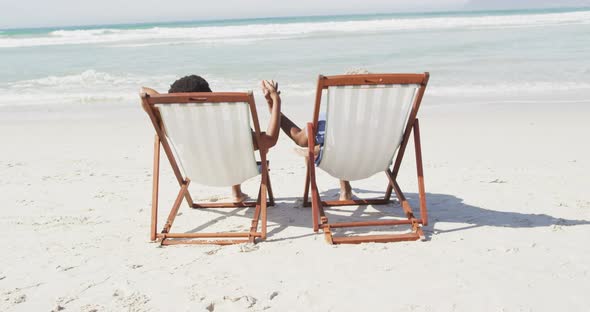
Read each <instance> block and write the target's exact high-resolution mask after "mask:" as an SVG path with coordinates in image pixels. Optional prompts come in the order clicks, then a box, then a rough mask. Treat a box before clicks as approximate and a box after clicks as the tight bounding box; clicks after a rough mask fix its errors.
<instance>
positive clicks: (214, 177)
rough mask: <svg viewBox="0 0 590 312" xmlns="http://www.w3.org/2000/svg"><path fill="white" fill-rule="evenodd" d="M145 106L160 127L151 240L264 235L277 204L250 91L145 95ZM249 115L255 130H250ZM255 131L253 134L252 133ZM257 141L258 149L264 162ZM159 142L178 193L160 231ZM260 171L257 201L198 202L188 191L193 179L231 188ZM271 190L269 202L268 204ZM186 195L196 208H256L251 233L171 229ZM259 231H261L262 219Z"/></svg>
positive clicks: (235, 239) (214, 240)
mask: <svg viewBox="0 0 590 312" xmlns="http://www.w3.org/2000/svg"><path fill="white" fill-rule="evenodd" d="M141 99H142V105H143V108H144V110H145V111H146V112H147V114H148V115H149V117H150V120H151V122H152V124H153V126H154V128H155V130H156V136H155V142H154V175H153V193H152V222H151V229H150V238H151V240H152V241H154V240H160V241H161V243H162V244H163V245H171V244H182V243H190V244H221V245H226V244H235V243H245V242H255V241H256V239H257V238H259V239H265V238H266V207H267V204H268V205H271V206H272V205H274V199H273V195H272V189H271V185H270V179H269V176H268V162H267V161H266V154H267V152H268V148H269V147H267V146H261V144H262V142H261V140H260V135H261V132H260V126H259V122H258V115H257V113H256V106H255V104H254V97H253V95H252V93H251V92H250V93H219V92H215V93H214V92H208V93H176V94H161V95H148V94H145V93H143V94H141ZM250 118H252V122H253V124H254V131H253V132H252V130H251V128H250ZM252 133H253V134H252ZM253 143H256V146H258V147H259V152H260V160H261V161H260V163H259V164H257V162H256V159H255V155H254V153H255V150H254V145H253ZM160 146H161V147H162V148H163V149H164V152H165V154H166V156H167V158H168V160H169V161H170V165H171V166H172V171H173V172H174V175H175V176H176V179H177V181H178V184H179V185H180V191H179V192H178V195H177V197H176V200H175V201H174V204H173V205H172V209H171V211H170V214H169V215H168V219H167V221H166V224H165V225H164V226H163V229H162V230H161V232H158V231H157V226H158V225H157V219H158V188H159V168H160ZM259 174H261V175H262V177H261V182H260V188H259V191H258V198H257V200H256V201H251V202H239V203H219V202H215V203H195V202H193V200H192V197H191V195H190V193H189V189H188V186H189V183H190V182H191V181H194V182H196V183H199V184H203V185H208V186H228V187H229V186H232V185H236V184H240V183H242V182H244V181H246V180H248V179H250V178H252V177H254V176H257V175H259ZM267 194H268V197H269V202H268V203H267V201H266V198H267ZM183 198H184V199H185V200H186V202H187V203H188V205H189V207H192V208H224V207H255V211H254V216H253V219H252V222H251V226H250V230H249V231H248V232H222V233H172V232H170V228H171V227H172V223H173V222H174V219H175V217H176V215H177V213H178V209H179V208H180V205H181V203H182V200H183ZM260 219H262V220H261V221H262V222H261V223H262V224H261V230H260V231H258V222H259V220H260Z"/></svg>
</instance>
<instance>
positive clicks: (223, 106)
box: [156, 103, 259, 186]
mask: <svg viewBox="0 0 590 312" xmlns="http://www.w3.org/2000/svg"><path fill="white" fill-rule="evenodd" d="M156 107H157V108H158V110H159V111H160V115H161V116H162V121H163V123H164V129H165V131H166V135H167V137H168V141H169V142H170V145H171V148H172V150H173V153H174V154H175V156H176V159H177V161H178V163H179V166H180V170H181V171H182V173H183V175H184V176H185V177H187V178H189V179H190V180H191V181H192V182H196V183H199V184H203V185H208V186H231V185H236V184H240V183H242V182H244V181H246V180H247V179H249V178H252V177H254V176H256V175H258V174H259V172H258V166H257V164H256V158H255V157H254V145H253V144H252V143H253V141H252V135H251V128H250V107H249V105H248V103H198V104H195V103H188V104H158V105H156Z"/></svg>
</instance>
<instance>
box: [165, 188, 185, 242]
mask: <svg viewBox="0 0 590 312" xmlns="http://www.w3.org/2000/svg"><path fill="white" fill-rule="evenodd" d="M189 184H190V180H188V179H187V181H186V182H184V183H183V185H182V187H181V188H180V191H179V192H178V195H177V196H176V200H175V201H174V205H172V210H170V214H169V215H168V219H167V220H166V224H165V225H164V229H163V230H162V233H169V232H170V228H171V227H172V223H174V219H175V218H176V215H177V214H178V209H179V208H180V204H182V198H183V197H184V195H185V193H186V190H187V189H188V185H189Z"/></svg>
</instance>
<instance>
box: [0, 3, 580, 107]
mask: <svg viewBox="0 0 590 312" xmlns="http://www.w3.org/2000/svg"><path fill="white" fill-rule="evenodd" d="M356 68H364V69H367V70H368V71H370V72H424V71H429V72H430V73H431V81H430V84H429V89H428V91H427V96H426V98H425V103H426V105H444V104H447V103H460V102H464V103H488V102H489V103H496V102H499V103H511V102H519V101H520V102H540V103H541V102H548V103H560V102H564V103H565V102H582V103H583V102H585V103H590V101H589V100H588V99H589V98H590V97H589V95H590V9H569V10H531V11H523V10H519V11H489V12H485V11H481V12H449V13H423V14H419V13H412V14H380V15H362V16H325V17H295V18H264V19H249V20H225V21H207V22H178V23H160V24H139V25H103V26H92V27H66V28H44V29H4V30H0V107H7V106H10V107H47V106H51V105H104V104H114V103H115V104H117V105H137V91H138V89H139V87H140V86H149V87H153V88H155V89H157V90H160V91H163V92H165V91H167V89H168V87H169V85H170V83H172V82H173V81H174V80H175V79H176V78H179V77H181V76H184V75H188V74H198V75H201V76H203V77H205V78H206V79H207V80H208V81H209V82H210V85H211V87H212V89H213V90H218V91H244V90H252V89H253V90H258V83H259V81H260V80H261V79H274V80H277V81H279V83H280V87H281V89H282V90H283V91H282V92H283V95H284V96H286V98H288V99H293V100H292V101H285V105H293V103H292V102H295V101H298V100H296V99H300V100H308V99H311V98H312V97H313V94H314V92H315V84H316V80H317V76H318V74H325V75H330V74H340V73H344V72H345V71H347V70H350V69H356ZM119 103H121V104H119Z"/></svg>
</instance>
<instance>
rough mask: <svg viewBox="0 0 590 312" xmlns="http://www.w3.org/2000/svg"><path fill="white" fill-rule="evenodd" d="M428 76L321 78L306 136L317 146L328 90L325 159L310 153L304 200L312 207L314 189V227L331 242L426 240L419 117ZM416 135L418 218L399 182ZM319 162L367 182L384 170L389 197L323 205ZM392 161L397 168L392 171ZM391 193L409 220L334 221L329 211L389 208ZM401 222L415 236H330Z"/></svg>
mask: <svg viewBox="0 0 590 312" xmlns="http://www.w3.org/2000/svg"><path fill="white" fill-rule="evenodd" d="M428 78H429V75H428V73H424V74H364V75H341V76H329V77H327V76H320V77H319V80H318V86H317V94H316V101H315V110H314V115H313V123H308V124H307V127H308V128H307V133H310V134H313V135H308V139H309V142H308V146H314V144H315V142H314V138H315V137H316V135H317V129H318V119H319V112H320V103H321V102H322V93H323V92H324V90H327V92H326V93H327V101H326V102H327V110H326V124H325V134H324V135H325V137H324V143H323V147H322V149H321V152H320V159H316V157H315V156H314V154H313V148H310V149H309V151H310V152H309V156H308V157H307V178H306V183H305V192H304V195H303V196H304V205H306V206H309V205H310V203H309V198H308V196H309V189H310V187H311V206H312V213H313V218H312V219H313V228H314V231H316V232H317V231H318V230H319V229H320V228H321V229H322V230H323V231H324V233H325V236H326V240H327V241H328V242H329V243H331V244H340V243H349V244H350V243H352V244H355V243H363V242H395V241H408V240H418V239H421V238H424V234H423V231H422V229H421V225H426V224H427V223H428V216H427V211H426V198H425V191H424V177H423V170H422V155H421V148H420V132H419V131H420V130H419V125H418V119H417V118H416V116H417V114H418V109H419V108H420V103H421V101H422V97H423V95H424V91H425V89H426V84H427V83H428ZM412 131H413V134H414V135H413V138H414V146H415V152H416V168H417V173H418V174H417V175H418V190H419V202H420V217H419V218H417V217H416V216H415V215H414V213H413V211H412V208H411V207H410V204H409V203H408V201H407V199H406V197H405V196H404V194H403V193H402V190H401V189H400V187H399V185H398V183H397V181H396V178H397V176H398V172H399V169H400V166H401V162H402V159H403V157H404V152H405V150H406V146H407V144H408V141H409V140H410V136H411V133H412ZM396 152H397V154H396ZM396 155H397V156H396ZM394 156H396V157H395V162H393V159H394ZM314 160H315V161H314ZM318 161H319V164H317V166H318V167H319V168H321V169H322V170H324V171H326V172H327V173H329V174H330V175H331V176H333V177H335V178H338V179H341V180H346V181H355V180H360V179H365V178H368V177H371V176H373V175H375V174H377V173H379V172H384V173H385V175H386V176H387V179H388V181H389V184H388V186H387V189H386V191H385V196H384V198H377V199H362V200H336V201H322V200H321V198H320V194H319V191H318V187H317V184H316V175H315V167H316V163H317V162H318ZM392 163H393V168H392V169H390V167H391V166H392ZM392 190H393V191H395V193H396V195H397V198H398V200H399V202H400V204H401V207H402V209H403V211H404V213H405V216H406V219H402V220H374V221H357V222H340V223H330V222H329V221H328V217H327V216H326V214H325V212H324V207H326V206H344V205H373V204H386V203H389V202H390V197H391V192H392ZM402 224H408V225H410V226H411V232H410V233H405V234H390V235H365V236H346V237H336V236H333V235H332V232H331V230H332V229H334V228H347V227H365V226H392V225H402Z"/></svg>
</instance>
